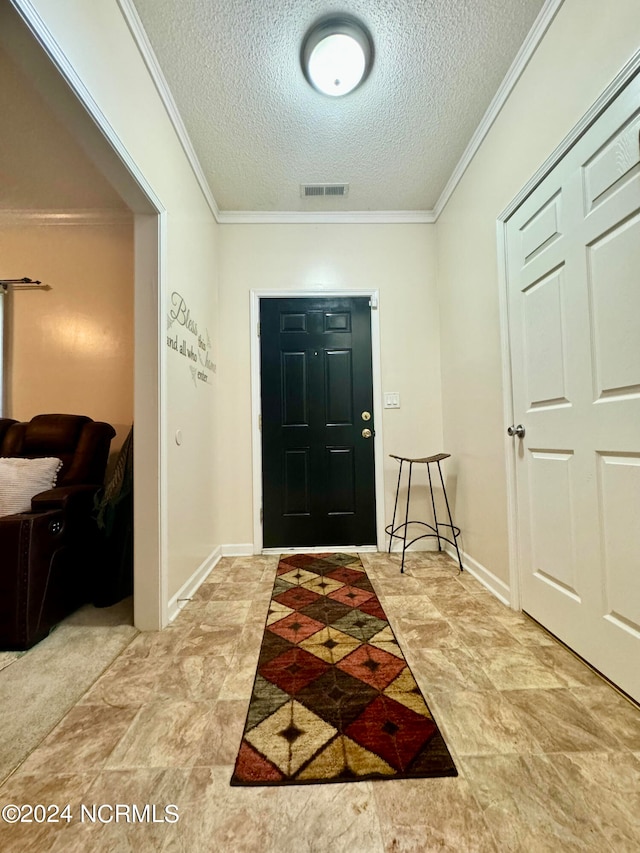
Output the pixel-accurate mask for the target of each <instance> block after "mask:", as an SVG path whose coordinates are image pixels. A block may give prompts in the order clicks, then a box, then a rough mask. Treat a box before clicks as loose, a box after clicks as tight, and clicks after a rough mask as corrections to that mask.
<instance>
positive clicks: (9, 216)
mask: <svg viewBox="0 0 640 853" xmlns="http://www.w3.org/2000/svg"><path fill="white" fill-rule="evenodd" d="M131 224H133V213H131V211H130V210H64V211H61V210H32V209H22V208H5V209H3V210H0V225H2V227H5V228H6V227H8V226H12V225H15V226H22V225H131Z"/></svg>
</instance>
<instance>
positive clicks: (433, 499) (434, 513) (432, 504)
mask: <svg viewBox="0 0 640 853" xmlns="http://www.w3.org/2000/svg"><path fill="white" fill-rule="evenodd" d="M427 474H428V475H429V491H430V492H431V506H432V507H433V523H434V524H435V526H436V536H437V537H438V551H442V545H441V544H440V530H439V529H438V516H437V514H436V501H435V498H434V497H433V484H432V482H431V465H430V464H429V463H428V462H427Z"/></svg>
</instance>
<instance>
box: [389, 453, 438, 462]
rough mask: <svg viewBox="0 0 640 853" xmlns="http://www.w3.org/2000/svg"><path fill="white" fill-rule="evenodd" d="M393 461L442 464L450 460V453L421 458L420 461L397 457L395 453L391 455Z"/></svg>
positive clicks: (409, 457) (407, 457)
mask: <svg viewBox="0 0 640 853" xmlns="http://www.w3.org/2000/svg"><path fill="white" fill-rule="evenodd" d="M389 456H390V457H391V458H392V459H398V460H399V461H400V462H427V463H428V462H442V460H443V459H449V457H450V456H451V454H450V453H436V455H435V456H421V457H420V458H419V459H412V458H411V456H396V455H395V453H390V454H389Z"/></svg>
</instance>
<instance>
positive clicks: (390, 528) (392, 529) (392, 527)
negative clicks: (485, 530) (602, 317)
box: [385, 453, 463, 572]
mask: <svg viewBox="0 0 640 853" xmlns="http://www.w3.org/2000/svg"><path fill="white" fill-rule="evenodd" d="M389 455H390V456H391V458H392V459H397V460H398V462H399V463H400V470H399V471H398V485H397V487H396V500H395V504H394V506H393V520H392V522H391V524H389V525H387V527H385V533H387V534H388V535H389V553H391V546H392V544H393V540H394V539H402V564H401V566H400V571H401V572H404V557H405V553H406V551H407V548H408V547H409V546H410V545H413V543H414V542H417V541H418V539H427V538H429V537H433V538H436V539H437V540H438V551H441V550H442V544H441V543H442V541H444V542H448V543H449V544H450V545H453V547H454V548H455V549H456V554H457V555H458V565H459V566H460V571H462V570H463V569H462V559H461V557H460V549H459V548H458V536H460V528H459V527H456V526H455V524H454V523H453V519H452V517H451V509H450V508H449V499H448V498H447V490H446V489H445V486H444V478H443V476H442V469H441V467H440V463H441V462H442V460H443V459H449V457H450V456H451V454H450V453H435V454H434V455H433V456H419V457H412V456H397V455H396V454H395V453H390V454H389ZM405 462H406V463H408V464H409V481H408V483H407V506H406V510H405V519H404V521H403V522H402V523H401V524H398V525H396V513H397V510H398V497H399V495H400V485H401V481H402V467H403V465H404V464H405ZM421 463H422V464H426V466H427V473H428V475H429V491H430V492H431V506H432V508H433V524H428V523H427V522H426V521H417V520H416V521H409V501H410V500H411V472H412V470H413V466H414V465H417V464H421ZM432 464H434V465H436V466H437V468H438V473H439V475H440V483H441V485H442V494H443V495H444V501H445V504H446V506H447V515H448V516H449V523H448V524H447V523H446V522H444V521H438V514H437V511H436V501H435V497H434V494H433V482H432V480H431V465H432ZM412 524H415V525H421V526H422V527H426V528H428V529H429V530H430V531H432V532H431V533H421V534H420V535H419V536H414V538H413V539H411V540H410V541H407V539H408V536H407V531H408V529H409V526H410V525H412ZM441 527H445V528H447V529H448V530H450V531H451V536H452V537H453V538H451V539H449V538H448V537H447V536H445V535H444V533H442V532H441V530H440V528H441ZM398 531H401V532H398Z"/></svg>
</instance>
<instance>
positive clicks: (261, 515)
mask: <svg viewBox="0 0 640 853" xmlns="http://www.w3.org/2000/svg"><path fill="white" fill-rule="evenodd" d="M263 519H264V512H263V510H262V507H260V524H262V522H263Z"/></svg>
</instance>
